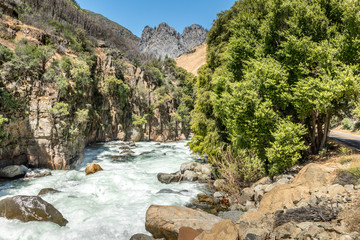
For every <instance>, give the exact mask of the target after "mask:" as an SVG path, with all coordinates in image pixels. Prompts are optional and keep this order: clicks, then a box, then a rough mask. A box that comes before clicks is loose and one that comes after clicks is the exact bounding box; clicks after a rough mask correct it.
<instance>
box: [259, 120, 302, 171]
mask: <svg viewBox="0 0 360 240" xmlns="http://www.w3.org/2000/svg"><path fill="white" fill-rule="evenodd" d="M305 134H306V128H305V126H304V125H302V124H300V123H293V122H292V121H291V120H290V118H287V119H283V120H281V121H280V122H278V123H277V126H276V128H275V130H274V131H273V132H272V133H271V135H272V137H273V139H274V140H273V141H272V142H271V143H270V147H268V148H266V150H265V151H266V157H267V159H268V161H269V163H270V169H269V174H270V175H272V176H273V175H275V174H278V173H281V172H283V171H285V170H286V169H288V168H290V167H292V166H294V165H295V163H296V162H297V161H298V160H299V159H300V158H301V151H303V150H305V149H306V148H307V146H306V145H305V144H304V141H303V137H304V135H305Z"/></svg>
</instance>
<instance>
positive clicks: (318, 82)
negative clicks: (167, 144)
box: [190, 0, 360, 174]
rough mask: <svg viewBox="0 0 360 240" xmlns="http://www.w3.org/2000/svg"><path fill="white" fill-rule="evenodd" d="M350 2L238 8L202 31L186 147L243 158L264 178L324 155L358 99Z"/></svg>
mask: <svg viewBox="0 0 360 240" xmlns="http://www.w3.org/2000/svg"><path fill="white" fill-rule="evenodd" d="M359 13H360V5H359V4H358V3H357V1H355V2H354V1H353V2H347V4H344V3H340V2H338V1H310V0H306V1H300V0H260V1H251V0H243V1H237V2H236V3H235V5H234V6H233V7H232V9H231V10H229V11H226V12H223V13H221V14H219V15H218V19H217V20H216V21H215V22H214V26H213V27H212V29H211V30H210V31H209V35H208V39H207V43H208V49H207V62H206V65H205V66H204V67H203V68H202V69H201V70H200V73H199V77H198V79H197V82H196V87H197V92H196V104H195V110H194V111H193V113H192V117H193V122H192V123H191V127H192V130H193V132H194V137H193V139H192V140H191V143H190V147H191V149H192V150H193V151H194V152H195V153H198V154H206V153H207V154H209V155H212V156H218V155H219V154H220V153H221V152H222V151H224V150H225V149H227V148H228V147H230V148H231V149H233V150H234V151H237V150H247V151H252V152H254V153H255V154H256V156H257V157H259V158H260V159H261V161H262V162H263V163H264V164H265V167H266V169H267V171H268V173H270V174H275V173H278V172H281V171H283V170H285V169H286V168H289V167H291V166H292V165H293V164H295V163H296V161H297V160H298V159H300V158H301V153H302V152H303V150H304V149H305V148H306V147H309V148H308V150H309V152H310V153H318V152H319V151H320V150H321V149H323V148H324V147H325V144H326V139H327V135H328V131H329V126H330V120H331V118H332V117H333V116H335V115H340V113H342V112H344V111H347V109H348V108H349V106H350V105H349V103H350V102H352V101H354V99H355V100H356V99H357V97H358V96H359V93H360V89H359V86H360V85H359V75H358V64H359V63H360V58H359V57H358V56H360V55H359V54H360V48H359V47H358V40H357V39H358V37H359V34H360V28H358V23H359V22H360V14H359Z"/></svg>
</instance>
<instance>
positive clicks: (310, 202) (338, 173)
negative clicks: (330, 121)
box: [134, 163, 360, 240]
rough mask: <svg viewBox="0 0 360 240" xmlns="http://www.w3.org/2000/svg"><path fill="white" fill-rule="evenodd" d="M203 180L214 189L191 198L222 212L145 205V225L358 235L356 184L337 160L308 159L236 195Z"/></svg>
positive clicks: (159, 230) (158, 231)
mask: <svg viewBox="0 0 360 240" xmlns="http://www.w3.org/2000/svg"><path fill="white" fill-rule="evenodd" d="M192 164H193V165H197V163H192ZM185 166H191V163H186V164H183V165H182V167H181V169H180V171H179V172H177V173H174V175H176V176H180V177H177V178H176V179H181V176H183V175H184V173H185V171H183V170H184V167H185ZM203 166H206V165H203ZM196 169H201V167H199V165H197V167H196ZM210 172H211V170H210ZM160 179H161V178H160ZM160 179H159V180H160ZM187 180H190V179H189V178H188V179H187ZM192 180H196V179H195V178H193V179H192ZM208 180H209V181H208V182H209V183H211V184H212V186H213V188H214V189H215V191H216V192H215V193H213V194H211V195H207V194H199V195H198V199H197V200H196V201H195V202H198V203H199V202H200V203H201V202H202V203H206V204H207V205H218V206H221V208H220V209H222V208H223V210H225V211H221V210H220V211H217V210H213V212H212V213H214V214H209V213H206V212H204V211H202V210H200V209H190V208H186V207H176V206H151V207H150V208H149V209H148V211H147V214H146V229H147V230H148V231H149V232H150V233H151V234H152V235H153V236H154V237H155V238H165V239H186V240H193V239H196V240H200V239H207V240H209V239H214V240H218V239H234V240H237V239H259V240H260V239H341V240H347V239H349V240H350V239H360V228H359V226H360V218H359V216H360V215H359V214H360V198H359V197H360V184H358V182H357V181H358V180H357V179H356V178H355V177H354V175H353V174H350V173H349V172H347V171H346V167H344V166H343V165H340V164H337V163H327V164H314V163H311V164H308V165H306V166H305V167H303V168H302V169H301V170H300V171H299V172H298V173H297V174H293V175H280V176H276V177H274V178H273V179H271V178H269V177H265V178H263V179H261V180H259V181H258V182H256V183H254V184H252V185H251V186H250V187H249V188H244V189H243V190H242V192H241V195H240V197H238V198H236V199H235V198H233V197H232V196H227V195H226V193H223V192H221V185H222V184H223V183H224V180H217V181H213V180H212V179H211V177H210V178H209V179H208ZM175 182H176V181H175ZM165 183H167V182H166V181H165ZM225 199H226V200H228V202H224V201H225ZM221 200H223V201H221ZM226 205H227V206H226ZM228 210H230V211H228ZM208 212H211V211H208ZM215 214H216V215H217V216H215ZM226 219H228V220H226ZM231 220H232V221H231ZM134 239H140V238H134Z"/></svg>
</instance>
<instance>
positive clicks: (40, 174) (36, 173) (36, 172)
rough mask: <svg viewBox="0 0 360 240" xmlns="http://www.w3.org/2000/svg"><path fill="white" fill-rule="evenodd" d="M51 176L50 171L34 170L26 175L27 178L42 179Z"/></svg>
mask: <svg viewBox="0 0 360 240" xmlns="http://www.w3.org/2000/svg"><path fill="white" fill-rule="evenodd" d="M46 176H51V171H50V170H49V169H34V170H31V171H29V172H27V173H26V175H25V178H41V177H46Z"/></svg>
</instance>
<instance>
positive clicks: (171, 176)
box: [157, 173, 181, 184]
mask: <svg viewBox="0 0 360 240" xmlns="http://www.w3.org/2000/svg"><path fill="white" fill-rule="evenodd" d="M157 179H158V180H159V182H161V183H165V184H169V183H172V182H179V181H180V179H181V175H180V173H158V175H157Z"/></svg>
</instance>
